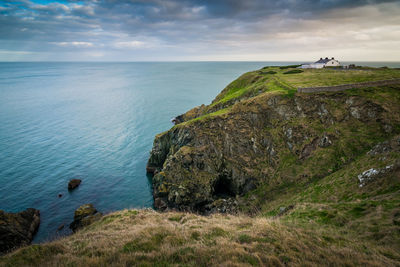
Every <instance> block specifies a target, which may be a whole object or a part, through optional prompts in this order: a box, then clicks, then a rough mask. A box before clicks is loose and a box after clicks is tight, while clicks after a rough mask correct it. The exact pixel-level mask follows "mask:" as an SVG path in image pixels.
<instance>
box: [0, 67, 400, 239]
mask: <svg viewBox="0 0 400 267" xmlns="http://www.w3.org/2000/svg"><path fill="white" fill-rule="evenodd" d="M293 63H295V62H192V63H187V62H185V63H183V62H181V63H0V209H3V210H6V211H8V212H17V211H21V210H24V209H26V208H29V207H32V208H36V209H39V210H40V211H41V225H40V228H39V232H38V234H37V235H36V237H35V240H34V241H35V242H43V241H48V240H51V239H54V238H56V237H58V236H60V235H65V234H68V233H69V229H68V225H69V223H70V222H72V220H73V214H74V210H75V209H76V208H77V207H79V206H80V205H82V204H85V203H93V204H94V205H95V207H96V208H97V209H98V210H99V211H101V212H103V213H107V212H111V211H115V210H119V209H124V208H140V207H152V204H153V202H152V195H151V187H150V183H149V177H147V176H146V172H145V166H146V161H147V159H148V156H149V151H150V149H151V146H152V142H153V138H154V136H155V135H156V134H157V133H160V132H162V131H165V130H167V129H169V128H170V127H171V126H172V124H171V122H170V119H171V118H172V117H174V116H176V115H179V114H181V113H183V112H185V111H187V110H189V109H190V108H192V107H194V106H197V105H200V104H203V103H205V104H207V103H210V101H211V100H212V99H213V98H214V97H215V96H216V95H217V94H218V93H219V92H220V91H221V90H222V89H223V88H224V87H225V86H226V85H227V84H228V83H229V82H231V81H232V80H233V79H235V78H236V77H238V76H239V75H240V74H242V73H243V72H246V71H250V70H255V69H258V68H260V67H263V66H266V65H282V64H283V65H285V64H293ZM364 65H365V64H364ZM368 65H371V66H384V65H387V66H392V67H400V64H396V63H392V64H390V63H374V64H372V63H371V64H368ZM72 178H79V179H82V180H83V182H82V184H81V186H80V187H78V188H77V189H76V190H74V191H73V192H68V190H67V184H68V181H69V180H70V179H72ZM58 194H63V196H62V197H61V198H58ZM61 224H65V227H64V230H62V231H61V232H57V228H58V227H59V226H60V225H61Z"/></svg>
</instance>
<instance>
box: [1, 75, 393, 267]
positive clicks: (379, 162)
mask: <svg viewBox="0 0 400 267" xmlns="http://www.w3.org/2000/svg"><path fill="white" fill-rule="evenodd" d="M289 70H290V69H289ZM270 71H274V72H276V74H271V73H268V72H270ZM286 71H288V70H287V69H279V68H277V67H270V68H267V69H263V70H261V71H255V72H251V73H248V74H244V75H243V76H241V78H239V80H237V81H235V82H233V83H231V84H230V85H229V86H228V87H227V88H225V89H224V90H223V91H222V92H221V94H220V95H219V96H218V97H217V98H216V100H215V101H214V102H213V104H212V105H210V106H211V107H216V106H218V105H220V104H221V103H223V104H226V103H230V101H236V100H241V99H242V98H249V97H251V96H253V95H257V94H260V93H264V92H271V91H273V93H278V94H284V95H287V96H289V97H290V96H291V95H293V94H294V92H295V89H296V87H303V86H320V85H333V84H342V83H350V82H355V81H367V80H381V79H388V78H397V77H400V71H399V70H381V69H373V70H370V69H368V70H354V71H349V72H343V71H339V70H330V69H329V70H305V72H304V73H300V74H283V73H284V72H286ZM321 94H322V95H324V94H325V93H321ZM326 94H327V95H329V94H332V93H326ZM345 94H349V95H357V96H363V97H365V98H367V99H369V100H370V101H372V102H377V103H381V104H383V106H384V107H385V108H386V109H388V110H393V112H395V113H396V112H397V113H399V112H398V108H399V107H398V105H396V103H398V102H399V99H400V93H399V87H398V86H397V87H383V88H368V89H357V90H350V91H346V92H345ZM231 103H233V102H231ZM327 105H335V103H334V102H332V103H327ZM230 108H231V106H230V105H227V106H221V109H216V111H214V112H213V113H212V114H207V115H203V116H202V117H199V118H197V119H194V120H193V121H196V120H202V119H207V118H211V117H213V116H226V114H227V113H229V110H230ZM336 112H339V113H340V107H337V109H336ZM397 113H396V114H397ZM399 116H400V113H399ZM190 122H192V121H189V122H186V123H190ZM287 126H291V127H293V128H294V129H296V127H307V130H308V131H310V132H321V131H322V132H326V133H328V134H332V135H335V134H337V133H339V135H338V136H339V137H340V138H339V139H338V140H339V141H337V142H334V145H333V146H331V147H329V148H326V149H317V150H316V151H315V152H314V153H315V155H314V156H313V158H312V159H313V160H308V161H307V160H305V161H304V162H300V163H301V164H300V163H299V162H298V161H297V160H296V159H295V157H293V155H291V154H290V153H289V151H288V150H285V149H283V147H284V145H285V144H284V143H283V142H284V141H283V136H282V134H283V133H281V132H279V131H277V130H274V129H265V130H266V131H269V132H270V133H271V135H272V136H274V138H275V139H276V140H275V141H276V142H277V144H279V142H282V144H281V146H282V149H279V150H280V151H281V153H286V154H282V155H280V156H281V158H283V159H285V160H282V161H281V163H280V165H279V166H278V170H279V171H278V172H277V175H278V176H279V177H275V178H276V179H277V180H282V181H285V179H286V178H287V177H297V176H298V175H299V174H304V173H307V170H309V172H310V173H320V174H321V175H317V176H315V177H314V176H313V177H312V179H311V182H309V183H299V182H296V180H293V179H289V181H290V182H282V184H281V186H279V187H277V188H274V189H273V190H271V189H270V188H269V187H268V185H261V186H260V187H258V188H257V189H256V190H254V191H252V192H250V193H248V195H246V196H245V202H243V204H242V205H243V206H242V208H243V210H244V211H247V212H253V213H255V217H247V216H225V215H213V216H210V217H201V216H197V215H194V214H187V213H186V214H184V213H174V212H169V213H163V214H160V213H156V212H154V211H150V210H140V211H136V210H129V211H121V212H116V213H113V214H110V215H108V216H106V217H104V218H103V219H102V220H101V221H100V222H97V223H95V224H93V225H92V226H89V227H88V228H86V229H84V230H83V231H80V232H78V233H77V234H75V235H72V236H70V237H66V238H63V239H61V240H59V241H55V242H52V243H49V244H45V245H33V246H29V247H26V248H22V249H20V250H18V251H16V252H15V253H13V254H10V255H8V256H5V257H2V258H0V265H9V266H15V265H29V264H31V265H36V266H46V265H48V266H54V265H60V266H67V265H73V266H74V265H85V266H99V265H113V264H114V265H146V264H147V265H160V266H165V265H168V264H176V263H178V264H186V265H201V266H203V265H204V266H205V265H210V264H217V263H218V264H225V265H261V264H266V265H276V266H279V265H285V264H290V265H326V264H331V265H338V266H343V265H376V266H390V265H393V266H394V265H400V180H399V176H400V175H399V172H396V173H393V174H390V175H387V176H386V177H384V178H382V179H378V180H377V181H375V182H372V183H370V184H369V185H367V186H365V187H363V188H360V187H359V184H358V180H357V175H358V174H359V173H361V172H362V171H365V170H367V169H369V168H372V167H375V168H379V167H384V166H387V165H389V164H391V163H393V162H395V161H396V160H399V159H400V153H397V152H396V153H394V152H390V153H386V154H384V155H380V154H379V155H375V156H374V155H368V154H367V151H368V150H370V149H371V147H373V146H374V145H375V144H377V143H378V142H381V141H384V140H385V139H387V136H384V135H382V130H380V129H379V128H376V129H375V128H371V127H366V126H365V125H363V124H362V123H360V122H357V121H356V120H353V121H349V123H348V124H340V125H333V126H332V127H330V128H326V127H324V125H323V124H319V123H318V122H313V123H309V122H308V121H307V120H305V119H302V118H296V119H294V120H292V121H287ZM176 127H179V125H178V126H176ZM395 127H397V126H395ZM396 132H397V133H398V132H400V129H397V128H395V129H394V133H396ZM340 140H343V141H342V142H341V141H340ZM348 140H353V142H348ZM349 143H352V145H349ZM316 158H318V159H319V160H315V159H316ZM321 162H323V163H324V164H321ZM290 205H294V208H293V209H291V210H289V211H288V212H286V213H285V214H283V215H282V216H279V217H276V216H277V215H278V214H279V211H280V208H281V207H288V206H290Z"/></svg>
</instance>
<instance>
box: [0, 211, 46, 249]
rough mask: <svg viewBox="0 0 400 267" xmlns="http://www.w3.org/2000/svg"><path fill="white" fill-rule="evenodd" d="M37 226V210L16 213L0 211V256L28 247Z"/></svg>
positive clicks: (38, 220)
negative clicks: (21, 247)
mask: <svg viewBox="0 0 400 267" xmlns="http://www.w3.org/2000/svg"><path fill="white" fill-rule="evenodd" d="M39 224H40V211H39V210H36V209H27V210H25V211H21V212H18V213H7V212H4V211H2V210H0V254H2V253H6V252H9V251H11V250H13V249H15V248H18V247H20V246H25V245H29V244H30V243H31V241H32V239H33V236H34V235H35V233H36V232H37V229H38V228H39Z"/></svg>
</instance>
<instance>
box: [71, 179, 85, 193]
mask: <svg viewBox="0 0 400 267" xmlns="http://www.w3.org/2000/svg"><path fill="white" fill-rule="evenodd" d="M81 182H82V180H80V179H72V180H71V181H69V183H68V190H74V189H75V188H77V187H78V186H79V185H80V184H81Z"/></svg>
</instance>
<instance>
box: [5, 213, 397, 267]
mask: <svg viewBox="0 0 400 267" xmlns="http://www.w3.org/2000/svg"><path fill="white" fill-rule="evenodd" d="M391 253H392V251H391V249H390V248H380V247H377V246H375V245H372V244H370V243H368V242H365V241H356V240H354V239H353V238H349V237H347V236H346V235H343V234H342V233H340V232H337V231H334V230H331V229H324V230H322V229H318V228H317V229H304V228H300V227H294V225H288V224H285V223H281V222H280V221H279V220H274V219H265V218H261V217H257V218H250V217H245V216H232V215H213V216H209V217H202V216H197V215H194V214H189V213H174V212H169V213H164V214H162V213H157V212H154V211H152V210H125V211H120V212H116V213H113V214H111V215H108V216H106V217H104V218H103V219H102V220H101V221H99V222H96V223H95V224H93V225H91V226H89V227H88V228H86V229H84V230H82V231H80V232H78V233H77V234H75V235H72V236H70V237H67V238H63V239H61V240H58V241H55V242H51V243H48V244H45V245H32V246H29V247H26V248H22V249H20V250H18V251H17V252H15V253H13V254H10V255H8V256H5V257H3V258H0V265H6V266H20V265H24V266H29V265H33V266H77V265H78V266H108V265H120V266H132V265H135V266H169V265H175V264H179V265H186V266H194V265H197V266H211V265H225V266H254V265H263V264H265V265H269V266H270V265H273V266H283V265H285V264H290V265H292V266H293V265H302V266H304V265H325V264H327V263H331V264H334V265H337V266H344V265H347V266H349V265H350V266H351V265H358V264H364V265H373V266H382V265H385V266H390V265H395V264H396V261H395V260H393V259H390V257H387V256H385V255H390V254H391Z"/></svg>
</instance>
